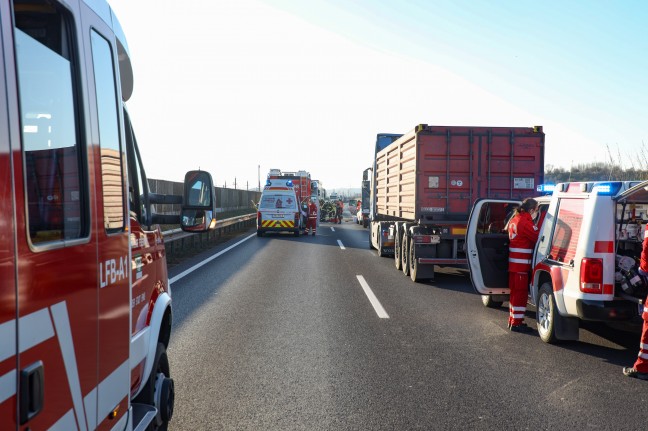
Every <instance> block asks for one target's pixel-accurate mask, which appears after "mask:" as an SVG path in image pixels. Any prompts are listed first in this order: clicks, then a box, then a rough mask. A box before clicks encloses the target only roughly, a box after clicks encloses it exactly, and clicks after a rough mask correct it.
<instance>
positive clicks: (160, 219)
mask: <svg viewBox="0 0 648 431" xmlns="http://www.w3.org/2000/svg"><path fill="white" fill-rule="evenodd" d="M0 62H2V65H0V185H2V186H1V187H0V213H1V214H2V218H1V220H0V227H1V228H0V280H2V282H1V283H0V418H1V419H0V423H1V426H0V428H2V429H3V430H33V431H36V430H95V429H102V430H111V429H112V430H133V429H138V430H143V429H166V428H167V424H168V422H169V421H170V420H171V417H172V415H173V408H174V384H173V379H172V377H171V373H170V368H169V359H168V356H167V348H168V345H169V340H170V337H171V328H172V321H173V314H172V308H171V286H170V285H169V279H168V276H167V267H166V257H165V248H164V238H163V236H162V232H161V230H160V226H159V224H168V223H177V224H180V223H181V224H182V227H183V228H184V229H186V230H190V231H194V232H201V231H206V230H208V229H209V228H211V227H213V226H214V225H215V219H214V214H215V211H214V210H215V199H214V188H213V181H212V178H211V175H209V173H207V172H204V171H190V172H188V173H187V175H186V176H185V189H184V193H183V196H164V195H160V194H154V193H151V192H150V190H149V187H148V182H147V177H146V173H145V170H144V166H143V163H142V159H141V157H140V152H139V150H138V146H137V141H136V139H135V134H134V132H133V129H132V125H131V122H130V119H129V117H128V114H127V112H126V108H125V105H124V103H125V102H126V101H127V100H128V99H129V98H130V96H131V93H132V90H133V74H132V68H131V62H130V55H129V51H128V44H127V43H126V39H125V37H124V34H123V31H122V29H121V27H120V25H119V22H118V21H117V18H116V17H115V15H114V13H113V12H112V10H111V8H110V6H109V5H108V3H106V2H105V1H104V0H93V1H91V2H89V1H79V0H66V1H57V0H14V1H8V0H2V1H0ZM178 151H182V150H178ZM163 203H181V204H182V213H181V214H179V215H175V216H164V215H158V214H156V213H155V204H163Z"/></svg>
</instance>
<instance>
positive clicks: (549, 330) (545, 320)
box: [536, 282, 559, 344]
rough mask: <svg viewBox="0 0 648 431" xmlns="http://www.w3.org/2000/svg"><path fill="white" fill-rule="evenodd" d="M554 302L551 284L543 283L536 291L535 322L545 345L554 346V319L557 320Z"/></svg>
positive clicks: (555, 340)
mask: <svg viewBox="0 0 648 431" xmlns="http://www.w3.org/2000/svg"><path fill="white" fill-rule="evenodd" d="M558 317H559V316H558V310H557V309H556V300H555V299H554V296H553V288H552V287H551V283H549V282H544V283H543V284H542V286H540V290H538V306H537V307H536V321H537V323H538V335H539V336H540V339H541V340H542V341H544V342H545V343H549V344H554V343H556V342H557V341H558V339H557V338H556V318H558Z"/></svg>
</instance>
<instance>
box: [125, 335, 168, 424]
mask: <svg viewBox="0 0 648 431" xmlns="http://www.w3.org/2000/svg"><path fill="white" fill-rule="evenodd" d="M174 401H175V391H174V385H173V379H171V370H170V368H169V358H168V356H167V353H166V348H165V347H164V344H162V343H158V345H157V349H156V351H155V360H154V361H153V369H152V370H151V374H150V375H149V378H148V380H147V382H146V384H145V385H144V388H142V391H141V392H140V393H139V394H138V395H137V397H135V399H134V400H133V402H136V403H142V404H148V405H152V406H155V407H156V408H157V409H158V414H157V416H156V417H155V419H153V422H152V423H151V424H150V425H149V427H148V428H147V430H148V431H166V429H167V427H168V425H169V421H170V420H171V418H172V417H173V404H174Z"/></svg>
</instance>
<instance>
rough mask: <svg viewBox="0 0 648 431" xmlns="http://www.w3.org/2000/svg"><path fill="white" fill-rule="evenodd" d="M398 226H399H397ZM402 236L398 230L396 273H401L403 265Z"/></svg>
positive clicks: (395, 247)
mask: <svg viewBox="0 0 648 431" xmlns="http://www.w3.org/2000/svg"><path fill="white" fill-rule="evenodd" d="M396 226H398V225H396ZM402 252H403V250H402V249H401V234H400V232H399V231H398V230H396V238H394V266H396V271H400V270H401V268H402V265H403V263H402V262H401V253H402Z"/></svg>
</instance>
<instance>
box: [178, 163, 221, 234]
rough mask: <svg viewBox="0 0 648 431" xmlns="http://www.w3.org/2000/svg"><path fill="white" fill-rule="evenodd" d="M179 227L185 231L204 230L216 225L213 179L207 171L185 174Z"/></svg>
mask: <svg viewBox="0 0 648 431" xmlns="http://www.w3.org/2000/svg"><path fill="white" fill-rule="evenodd" d="M182 202H183V204H182V212H181V222H180V227H182V230H184V231H187V232H206V231H208V230H210V229H213V228H214V227H216V197H215V194H214V181H213V180H212V176H211V174H210V173H209V172H206V171H189V172H187V174H186V175H185V181H184V193H183V199H182Z"/></svg>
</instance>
